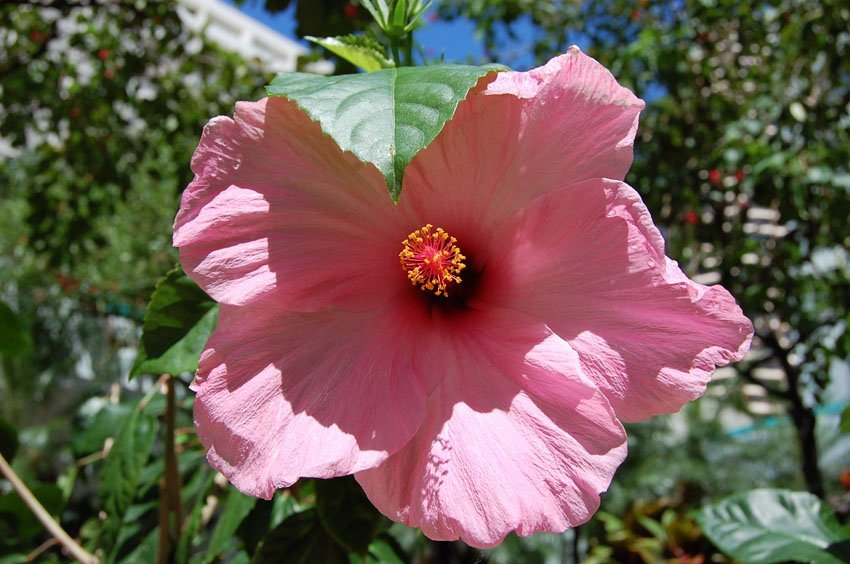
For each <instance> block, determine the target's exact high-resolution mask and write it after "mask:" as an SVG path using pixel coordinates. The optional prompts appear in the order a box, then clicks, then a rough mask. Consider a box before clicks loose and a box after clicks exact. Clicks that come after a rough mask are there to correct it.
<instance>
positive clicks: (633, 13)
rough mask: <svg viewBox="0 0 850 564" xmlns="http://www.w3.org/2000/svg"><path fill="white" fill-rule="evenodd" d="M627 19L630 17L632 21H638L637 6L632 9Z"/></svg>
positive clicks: (638, 12)
mask: <svg viewBox="0 0 850 564" xmlns="http://www.w3.org/2000/svg"><path fill="white" fill-rule="evenodd" d="M629 19H631V20H632V21H633V22H639V21H640V10H638V9H637V8H635V9H634V10H632V15H631V16H630V17H629Z"/></svg>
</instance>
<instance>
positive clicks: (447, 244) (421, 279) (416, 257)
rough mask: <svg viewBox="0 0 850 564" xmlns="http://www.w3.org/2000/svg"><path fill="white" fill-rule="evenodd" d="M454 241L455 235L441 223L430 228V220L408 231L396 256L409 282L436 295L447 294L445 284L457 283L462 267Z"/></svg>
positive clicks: (461, 257)
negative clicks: (409, 232)
mask: <svg viewBox="0 0 850 564" xmlns="http://www.w3.org/2000/svg"><path fill="white" fill-rule="evenodd" d="M456 243H457V239H455V238H454V237H452V236H451V235H449V234H448V233H446V232H445V230H444V229H443V228H442V227H438V228H436V229H434V226H433V225H431V224H430V223H429V224H428V225H426V226H424V227H422V228H420V229H417V230H416V231H414V232H413V233H411V234H410V235H408V236H407V239H405V240H404V241H402V243H401V244H402V245H404V247H403V248H402V249H401V252H400V253H399V254H398V256H399V258H400V259H401V267H402V268H403V269H404V270H405V271H406V272H407V278H408V279H409V280H410V283H411V284H413V285H414V286H416V285H419V288H420V289H421V290H424V291H429V292H434V293H435V294H436V295H438V296H448V293H447V291H446V288H447V287H448V286H449V285H451V284H458V283H460V282H461V278H460V271H461V270H463V269H464V268H466V265H465V264H464V263H463V261H464V259H466V257H465V256H463V255H462V254H461V252H460V249H459V248H458V246H457V245H456Z"/></svg>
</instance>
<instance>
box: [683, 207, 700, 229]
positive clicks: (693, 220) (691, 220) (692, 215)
mask: <svg viewBox="0 0 850 564" xmlns="http://www.w3.org/2000/svg"><path fill="white" fill-rule="evenodd" d="M685 223H687V224H688V225H696V224H697V223H699V216H698V215H697V212H695V211H693V210H691V211H689V212H687V213H685Z"/></svg>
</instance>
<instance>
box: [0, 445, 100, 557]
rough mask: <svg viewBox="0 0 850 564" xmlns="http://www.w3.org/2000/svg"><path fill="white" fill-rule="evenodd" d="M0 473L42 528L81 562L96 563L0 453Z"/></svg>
mask: <svg viewBox="0 0 850 564" xmlns="http://www.w3.org/2000/svg"><path fill="white" fill-rule="evenodd" d="M0 473H2V474H3V476H4V477H5V478H6V479H7V480H9V482H10V483H11V484H12V487H13V488H15V491H16V492H18V495H19V496H21V499H22V500H23V501H24V503H26V504H27V507H29V509H30V511H32V512H33V515H35V516H36V518H37V519H38V520H39V521H41V524H42V525H44V528H45V529H47V531H48V532H49V533H50V534H51V535H53V538H55V539H56V540H57V541H58V542H59V543H60V544H61V545H62V546H63V547H65V549H66V550H67V551H68V552H70V553H71V555H72V556H73V557H74V558H76V559H77V560H79V561H80V562H83V563H84V564H97V562H98V559H97V558H96V557H95V556H94V555H92V554H89V553H88V552H86V550H85V549H84V548H83V547H81V546H80V545H79V544H77V542H76V541H75V540H74V539H72V538H71V536H70V535H69V534H68V533H66V532H65V530H64V529H63V528H62V526H61V525H60V524H59V523H57V522H56V520H55V519H54V518H53V516H52V515H50V513H48V512H47V510H46V509H45V508H44V506H43V505H42V504H41V503H40V502H39V501H38V500H37V499H36V498H35V496H34V495H32V492H31V491H30V490H29V488H28V487H27V486H26V484H24V483H23V482H22V481H21V479H20V478H19V477H18V475H17V474H16V473H15V471H14V470H12V467H11V466H9V463H8V462H6V459H5V458H4V457H3V455H2V454H0Z"/></svg>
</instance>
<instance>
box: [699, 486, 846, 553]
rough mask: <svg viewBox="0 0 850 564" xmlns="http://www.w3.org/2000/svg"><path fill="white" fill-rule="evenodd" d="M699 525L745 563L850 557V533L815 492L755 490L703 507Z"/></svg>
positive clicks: (718, 543)
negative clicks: (849, 546) (849, 550)
mask: <svg viewBox="0 0 850 564" xmlns="http://www.w3.org/2000/svg"><path fill="white" fill-rule="evenodd" d="M697 521H698V522H699V524H700V526H701V527H702V529H703V531H704V532H705V534H706V535H707V536H708V538H709V539H711V541H712V542H713V543H714V544H715V545H717V546H718V547H719V548H720V549H721V550H723V552H725V553H727V554H728V555H730V556H732V557H733V558H736V559H739V560H743V561H745V562H786V561H789V560H790V561H799V562H818V563H823V564H839V563H840V562H847V561H848V559H850V552H848V550H847V548H848V546H847V545H848V542H849V541H850V532H848V531H847V530H846V529H844V528H842V527H841V525H839V523H838V520H837V519H836V517H835V514H834V513H833V512H832V511H831V510H830V509H829V508H828V507H827V506H826V505H824V504H823V502H822V501H821V500H820V499H818V498H817V497H815V496H814V495H812V494H809V493H805V492H791V491H787V490H769V489H761V490H752V491H749V492H744V493H741V494H737V495H733V496H731V497H728V498H726V499H724V500H723V501H721V502H719V503H717V504H715V505H710V506H708V507H705V508H703V509H702V510H701V511H700V513H699V514H698V516H697Z"/></svg>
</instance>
